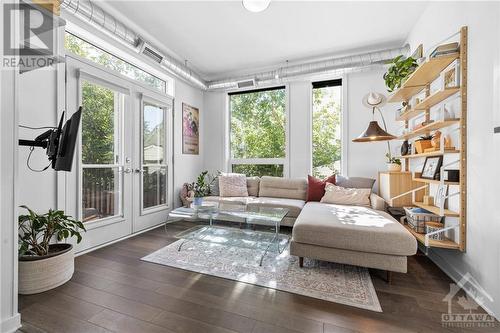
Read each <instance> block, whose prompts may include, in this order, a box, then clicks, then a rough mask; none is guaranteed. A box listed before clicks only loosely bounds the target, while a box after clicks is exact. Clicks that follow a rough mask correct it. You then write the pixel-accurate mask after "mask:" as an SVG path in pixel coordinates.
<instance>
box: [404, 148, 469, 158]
mask: <svg viewBox="0 0 500 333" xmlns="http://www.w3.org/2000/svg"><path fill="white" fill-rule="evenodd" d="M459 153H460V150H445V151H444V154H459ZM444 154H443V153H442V152H441V151H439V150H438V151H431V152H428V153H422V154H411V155H404V156H398V157H397V158H399V159H401V158H422V157H431V156H441V155H444Z"/></svg>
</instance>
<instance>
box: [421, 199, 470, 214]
mask: <svg viewBox="0 0 500 333" xmlns="http://www.w3.org/2000/svg"><path fill="white" fill-rule="evenodd" d="M413 205H414V206H417V207H420V208H423V209H425V210H428V211H429V212H431V213H433V214H436V215H442V216H449V217H459V216H460V214H459V213H457V212H454V211H451V210H449V209H445V210H444V214H441V211H440V209H439V207H436V206H430V205H425V204H424V203H423V202H420V201H414V202H413Z"/></svg>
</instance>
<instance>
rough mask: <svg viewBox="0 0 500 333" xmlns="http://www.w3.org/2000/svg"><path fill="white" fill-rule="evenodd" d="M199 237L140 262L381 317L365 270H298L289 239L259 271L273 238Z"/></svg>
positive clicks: (255, 234)
mask: <svg viewBox="0 0 500 333" xmlns="http://www.w3.org/2000/svg"><path fill="white" fill-rule="evenodd" d="M200 232H201V231H200V230H199V229H196V230H190V232H187V233H186V232H184V233H182V235H180V237H183V238H182V239H179V240H178V241H176V242H174V243H172V244H170V245H168V246H166V247H164V248H162V249H160V250H158V251H156V252H154V253H151V254H149V255H147V256H145V257H144V258H142V260H144V261H147V262H152V263H156V264H161V265H165V266H171V267H176V268H181V269H185V270H189V271H193V272H197V273H202V274H208V275H213V276H217V277H221V278H226V279H231V280H235V281H240V282H246V283H250V284H254V285H258V286H262V287H268V288H272V289H277V290H282V291H286V292H290V293H295V294H299V295H304V296H308V297H313V298H318V299H322V300H326V301H330V302H335V303H340V304H345V305H349V306H354V307H358V308H362V309H367V310H371V311H376V312H382V308H381V307H380V303H379V301H378V298H377V294H376V292H375V288H374V287H373V283H372V280H371V278H370V273H369V272H368V270H367V269H366V268H361V267H355V266H350V265H343V264H335V263H328V262H323V261H317V260H311V259H305V260H304V267H303V268H300V267H299V264H298V258H297V257H295V256H291V255H290V254H289V247H288V239H287V236H282V238H281V240H280V244H281V250H283V251H282V252H281V253H279V251H278V248H277V246H276V244H274V246H272V247H271V248H270V251H269V253H268V254H267V255H266V256H265V257H264V260H263V263H262V266H259V261H260V258H261V255H262V253H263V250H265V248H266V247H267V242H265V240H268V239H269V237H272V233H268V232H260V231H251V230H241V229H236V228H220V227H218V228H211V229H209V230H208V232H207V230H205V231H203V232H202V234H200ZM193 235H194V236H193ZM185 239H189V240H188V241H186V242H185ZM200 239H201V240H200ZM183 242H184V244H182V243H183ZM181 244H182V247H181V250H180V251H178V248H179V246H180V245H181Z"/></svg>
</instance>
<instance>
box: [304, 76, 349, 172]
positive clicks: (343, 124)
mask: <svg viewBox="0 0 500 333" xmlns="http://www.w3.org/2000/svg"><path fill="white" fill-rule="evenodd" d="M338 86H340V87H341V89H342V91H341V93H340V97H341V100H340V140H341V141H340V144H341V147H340V174H341V175H344V176H347V170H348V169H347V165H348V163H347V161H348V157H347V152H348V135H349V134H348V133H349V127H348V126H349V123H348V112H345V111H346V110H347V104H346V103H347V76H340V77H338V76H336V77H333V78H328V79H322V80H314V81H311V89H310V96H311V102H310V103H311V104H310V105H311V107H310V114H309V122H310V125H309V131H310V135H309V140H310V145H309V146H310V149H311V150H310V159H309V161H310V163H309V174H310V175H312V174H313V121H314V100H313V99H314V95H313V91H314V89H320V88H327V87H338Z"/></svg>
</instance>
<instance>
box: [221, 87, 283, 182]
mask: <svg viewBox="0 0 500 333" xmlns="http://www.w3.org/2000/svg"><path fill="white" fill-rule="evenodd" d="M229 99H230V116H231V129H230V165H231V169H232V171H233V172H237V173H243V174H246V175H247V176H283V173H284V164H285V159H286V129H285V128H286V90H285V87H276V88H271V89H261V90H253V91H245V92H237V93H230V94H229Z"/></svg>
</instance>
